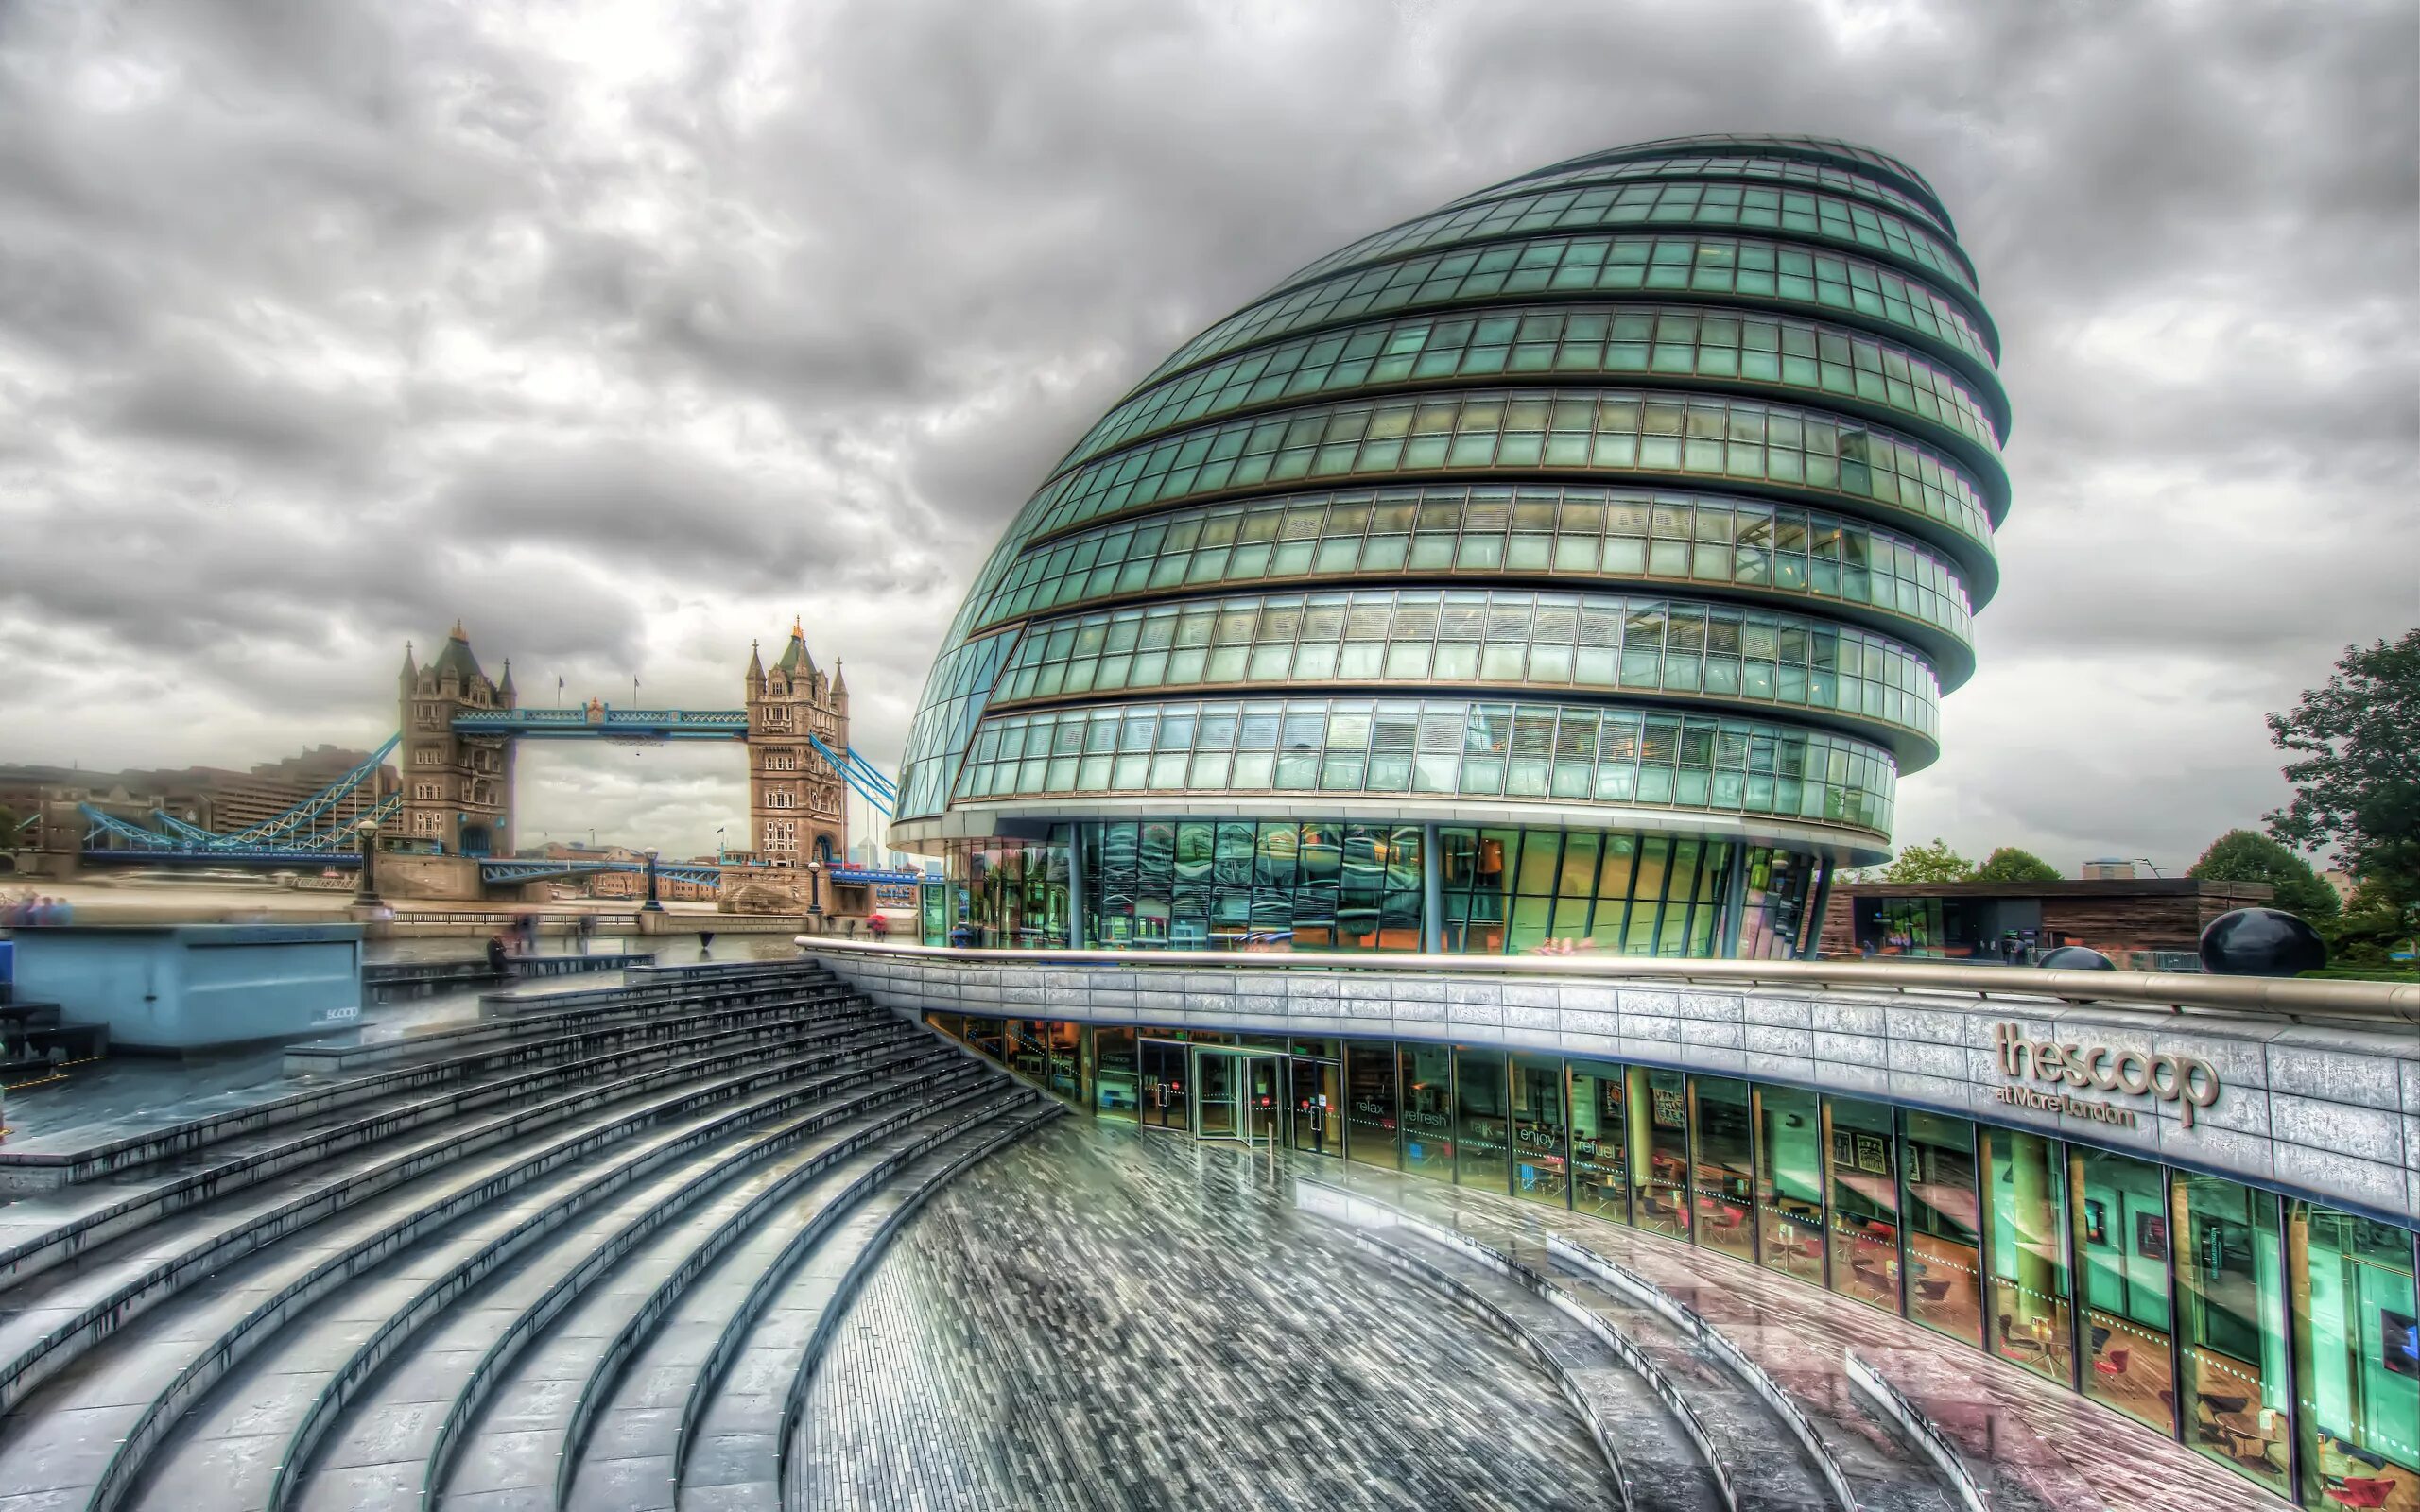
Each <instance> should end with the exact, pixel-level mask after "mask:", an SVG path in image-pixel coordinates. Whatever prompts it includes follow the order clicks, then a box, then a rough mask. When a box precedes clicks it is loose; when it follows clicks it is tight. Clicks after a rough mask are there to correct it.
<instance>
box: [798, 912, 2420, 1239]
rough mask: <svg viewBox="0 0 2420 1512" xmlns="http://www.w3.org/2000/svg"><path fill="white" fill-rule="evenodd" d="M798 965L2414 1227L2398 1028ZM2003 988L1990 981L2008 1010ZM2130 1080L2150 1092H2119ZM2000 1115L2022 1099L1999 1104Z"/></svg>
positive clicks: (1620, 982) (1758, 992) (1618, 984)
mask: <svg viewBox="0 0 2420 1512" xmlns="http://www.w3.org/2000/svg"><path fill="white" fill-rule="evenodd" d="M800 944H801V947H802V949H804V950H805V951H806V953H807V954H809V955H811V956H812V957H814V958H815V959H818V960H821V961H822V962H823V963H824V964H825V965H826V966H827V967H829V968H830V969H831V970H832V971H834V972H835V973H836V974H837V975H838V976H839V977H841V978H842V979H843V980H845V981H847V982H849V983H850V984H851V985H852V986H855V987H856V988H860V989H861V990H863V991H865V992H866V993H867V994H868V995H869V996H871V997H872V998H873V1000H874V1001H875V1002H877V1003H880V1004H882V1005H885V1006H887V1007H890V1008H892V1009H894V1010H895V1011H898V1012H901V1013H910V1014H912V1013H920V1012H924V1011H925V1010H939V1011H942V1012H963V1013H979V1014H990V1015H998V1016H1003V1017H1011V1018H1034V1019H1057V1020H1068V1021H1074V1022H1086V1023H1142V1024H1156V1025H1162V1026H1166V1027H1169V1028H1193V1029H1217V1030H1227V1031H1233V1032H1239V1033H1245V1034H1292V1035H1304V1036H1327V1035H1340V1036H1358V1037H1367V1038H1371V1039H1403V1040H1434V1041H1441V1042H1451V1043H1455V1044H1466V1045H1481V1046H1499V1047H1503V1048H1507V1049H1513V1050H1525V1051H1534V1052H1543V1053H1550V1054H1555V1055H1568V1056H1601V1057H1607V1058H1609V1059H1616V1060H1625V1061H1636V1062H1642V1063H1645V1064H1650V1065H1656V1066H1668V1067H1675V1068H1680V1069H1683V1070H1687V1071H1697V1072H1706V1073H1711V1074H1722V1075H1753V1076H1755V1077H1757V1078H1760V1079H1763V1080H1768V1081H1776V1082H1787V1083H1793V1084H1796V1085H1800V1086H1805V1087H1810V1088H1814V1089H1817V1090H1820V1091H1829V1092H1838V1093H1841V1094H1844V1095H1848V1096H1858V1097H1872V1098H1877V1099H1883V1100H1887V1101H1890V1102H1893V1103H1901V1104H1906V1105H1909V1106H1911V1107H1922V1108H1932V1109H1935V1110H1938V1111H1944V1112H1950V1113H1956V1114H1960V1115H1962V1116H1965V1117H1969V1118H1974V1119H1978V1120H1981V1121H1984V1122H1988V1123H1993V1124H1997V1125H2004V1126H2010V1127H2016V1128H2031V1129H2036V1130H2039V1131H2041V1132H2044V1133H2053V1134H2057V1135H2059V1136H2061V1137H2063V1138H2067V1139H2073V1140H2076V1141H2079V1142H2081V1143H2089V1144H2098V1145H2101V1146H2104V1147H2107V1148H2112V1149H2120V1150H2125V1151H2129V1152H2132V1153H2135V1154H2139V1155H2143V1156H2147V1157H2152V1158H2156V1159H2159V1160H2168V1161H2169V1162H2171V1163H2174V1164H2177V1165H2180V1166H2186V1167H2190V1168H2197V1169H2201V1170H2206V1171H2211V1172H2215V1173H2219V1174H2222V1175H2226V1176H2231V1177H2238V1178H2240V1179H2247V1180H2252V1181H2256V1182H2260V1183H2262V1184H2264V1185H2268V1186H2272V1187H2274V1188H2277V1189H2279V1190H2282V1191H2285V1192H2288V1193H2290V1194H2298V1195H2308V1196H2310V1197H2314V1198H2317V1199H2319V1200H2321V1201H2325V1202H2327V1203H2330V1204H2332V1205H2334V1206H2338V1207H2344V1208H2350V1209H2354V1210H2356V1211H2366V1212H2368V1213H2371V1214H2373V1215H2375V1216H2377V1217H2380V1218H2383V1219H2387V1220H2390V1221H2393V1222H2396V1223H2399V1224H2403V1225H2405V1226H2407V1227H2411V1226H2420V1028H2415V1027H2414V1026H2413V1025H2412V1024H2411V1023H2410V1022H2394V1021H2387V1022H2377V1023H2360V1022H2342V1023H2338V1022H2300V1023H2295V1022H2286V1021H2284V1020H2282V1019H2280V1018H2276V1017H2269V1016H2260V1015H2255V1014H2251V1013H2236V1012H2215V1011H2213V1012H2193V1013H2178V1012H2171V1011H2169V1010H2166V1009H2161V1008H2154V1007H2138V1006H2132V1005H2122V1004H2101V1003H2095V1004H2083V1005H2076V1004H2068V1003H2062V1002H2060V1001H2059V1000H2057V999H2055V998H2048V997H2029V996H2023V995H2019V993H2017V992H2013V993H2011V994H2010V995H2006V996H2002V995H1998V994H1995V995H1994V996H1992V997H1989V998H1985V997H1982V996H1980V995H1979V994H1976V993H1971V992H1970V993H1950V992H1936V991H1905V992H1893V991H1889V990H1884V989H1876V988H1870V987H1844V988H1823V987H1820V986H1811V985H1810V986H1801V985H1797V984H1795V983H1793V984H1790V985H1787V986H1780V985H1764V984H1758V985H1755V986H1748V987H1741V988H1730V987H1727V986H1726V987H1711V986H1706V985H1702V984H1689V983H1684V982H1678V981H1672V980H1659V979H1654V978H1642V979H1633V980H1625V979H1624V978H1623V976H1622V975H1621V974H1620V971H1619V970H1618V968H1615V969H1611V970H1607V971H1603V972H1601V974H1588V975H1575V974H1564V973H1558V974H1556V975H1555V976H1552V977H1549V978H1538V977H1529V976H1524V975H1522V974H1520V973H1517V972H1504V971H1483V970H1469V971H1455V970H1426V969H1419V968H1403V969H1390V968H1388V967H1386V966H1383V965H1379V964H1376V961H1375V960H1374V964H1373V965H1372V966H1371V967H1370V968H1367V969H1355V970H1347V971H1340V970H1334V969H1329V968H1325V967H1304V966H1288V965H1285V964H1283V961H1284V957H1281V956H1271V955H1257V956H1231V957H1225V958H1223V959H1222V958H1219V957H1209V956H1167V957H1162V958H1160V959H1159V960H1153V961H1141V960H1136V959H1134V958H1133V957H1131V956H1130V957H1120V958H1115V959H1105V960H1102V961H1100V962H1098V964H1094V963H1086V962H1080V961H1068V960H1059V959H1050V958H1039V957H1038V958H1036V959H1035V960H1034V961H1033V962H1032V963H1031V964H1025V963H1022V962H1019V961H1017V960H1015V959H1013V958H1012V957H1010V956H1007V955H1006V954H1005V953H996V952H995V953H980V954H975V953H955V952H948V951H934V950H922V949H915V948H898V947H891V948H879V949H877V948H868V947H865V946H862V945H856V946H852V945H849V944H846V943H843V942H839V941H830V940H807V939H802V940H801V941H800ZM1230 963H1232V964H1230ZM2022 975H2023V973H2017V972H2011V973H2010V979H2011V986H2012V988H2017V986H2018V983H2019V981H2020V980H2021V978H2022ZM2020 992H2021V989H2020ZM2306 1019H2307V1020H2308V1016H2306ZM2003 1026H2014V1033H2015V1034H2017V1035H2019V1036H2021V1037H2022V1039H2023V1040H2025V1041H2027V1042H2028V1043H2030V1044H2034V1045H2040V1044H2050V1045H2059V1046H2066V1045H2074V1046H2077V1047H2078V1048H2079V1049H2080V1050H2081V1051H2082V1052H2083V1055H2084V1056H2086V1057H2090V1055H2091V1052H2092V1051H2093V1050H2102V1051H2104V1052H2105V1053H2104V1054H2103V1055H2101V1056H2099V1057H2091V1059H2090V1069H2089V1070H2088V1071H2086V1072H2083V1073H2079V1074H2083V1076H2084V1077H2085V1083H2084V1085H2082V1086H2077V1085H2074V1084H2073V1083H2072V1082H2071V1081H2070V1080H2068V1079H2066V1078H2060V1079H2046V1078H2045V1077H2044V1076H2043V1074H2041V1067H2040V1066H2039V1064H2038V1063H2035V1064H2031V1065H2029V1066H2028V1067H2027V1068H2026V1069H2025V1071H2023V1072H2020V1073H2017V1074H2011V1073H2010V1072H2009V1071H2007V1070H2005V1069H2004V1065H2005V1060H2004V1047H2003V1044H2002V1036H2003ZM2028 1055H2029V1057H2031V1052H2028ZM2162 1057H2166V1058H2162ZM2059 1058H2061V1059H2064V1058H2065V1057H2064V1056H2062V1057H2059ZM2180 1074H2181V1075H2183V1076H2184V1077H2186V1078H2187V1083H2188V1085H2187V1086H2186V1087H2185V1088H2183V1089H2182V1090H2180V1089H2179V1085H2178V1081H2177V1078H2178V1076H2179V1075H2180ZM2213 1077H2214V1078H2215V1081H2213V1080H2212V1078H2213ZM2098 1079H2106V1080H2107V1081H2108V1082H2109V1083H2111V1085H2110V1086H2108V1087H2107V1088H2106V1089H2104V1088H2103V1087H2102V1086H2100V1085H2097V1084H2096V1081H2097V1080H2098ZM2146 1079H2148V1080H2151V1081H2154V1082H2156V1084H2157V1088H2158V1089H2159V1090H2154V1091H2139V1092H2138V1091H2129V1090H2128V1085H2127V1084H2128V1083H2129V1082H2142V1081H2145V1080H2146ZM2213 1088H2215V1091H2214V1094H2210V1095H2207V1100H2206V1104H2204V1102H2203V1101H2202V1100H2201V1096H2202V1094H2209V1093H2211V1090H2212V1089H2213ZM2020 1092H2023V1093H2030V1094H2031V1095H2028V1096H2024V1097H2021V1098H2017V1099H2016V1100H2011V1101H2003V1100H2002V1099H2003V1096H2004V1095H2013V1094H2015V1093H2020ZM2164 1093H2165V1095H2164ZM2120 1115H2132V1116H2131V1118H2128V1117H2123V1116H2120Z"/></svg>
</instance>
